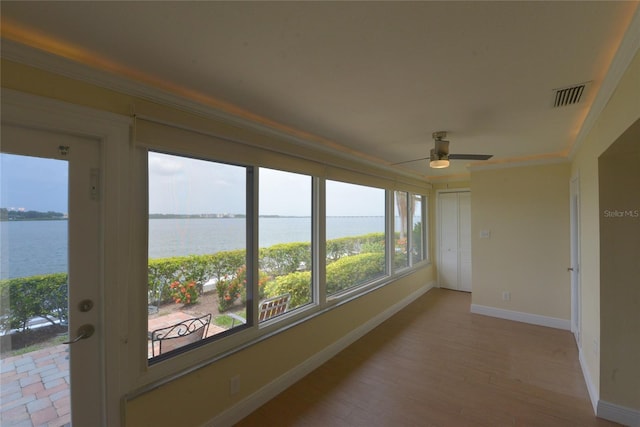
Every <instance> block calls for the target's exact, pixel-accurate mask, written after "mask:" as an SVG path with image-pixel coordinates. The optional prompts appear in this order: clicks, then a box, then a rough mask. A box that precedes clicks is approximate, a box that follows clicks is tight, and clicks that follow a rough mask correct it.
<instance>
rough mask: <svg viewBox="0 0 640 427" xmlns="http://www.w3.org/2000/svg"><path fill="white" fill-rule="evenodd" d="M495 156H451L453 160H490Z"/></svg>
mask: <svg viewBox="0 0 640 427" xmlns="http://www.w3.org/2000/svg"><path fill="white" fill-rule="evenodd" d="M492 157H493V154H449V159H452V160H489V159H490V158H492Z"/></svg>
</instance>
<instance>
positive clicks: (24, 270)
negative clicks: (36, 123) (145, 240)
mask: <svg viewBox="0 0 640 427" xmlns="http://www.w3.org/2000/svg"><path fill="white" fill-rule="evenodd" d="M0 148H1V152H0V179H1V182H0V231H1V234H0V254H1V257H0V258H1V260H2V261H1V263H0V297H1V299H0V334H1V335H0V365H1V367H0V368H1V369H0V371H1V373H2V377H1V381H0V382H1V383H0V388H1V389H2V395H1V396H0V399H1V400H2V404H1V406H0V408H1V409H0V424H2V425H5V423H6V424H7V425H21V426H22V425H24V426H37V425H49V426H67V425H74V426H89V425H91V426H98V425H102V424H104V422H103V420H104V408H103V403H102V402H103V391H102V390H103V383H104V381H103V378H102V376H103V375H102V372H103V369H102V361H101V356H100V343H101V337H102V324H101V321H100V319H101V311H102V310H101V306H100V298H99V293H100V288H101V286H100V283H101V235H100V227H99V225H100V215H101V207H100V206H101V204H100V170H99V165H100V152H99V144H98V143H97V142H95V141H91V140H87V139H83V138H79V137H75V136H70V135H62V134H56V133H51V132H45V131H39V130H31V129H24V128H18V127H13V126H8V125H3V126H2V146H1V147H0Z"/></svg>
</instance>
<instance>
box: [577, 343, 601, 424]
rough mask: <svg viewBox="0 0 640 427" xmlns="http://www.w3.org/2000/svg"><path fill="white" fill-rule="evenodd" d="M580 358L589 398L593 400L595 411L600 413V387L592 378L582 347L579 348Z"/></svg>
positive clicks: (592, 404)
mask: <svg viewBox="0 0 640 427" xmlns="http://www.w3.org/2000/svg"><path fill="white" fill-rule="evenodd" d="M578 360H579V361H580V368H581V369H582V376H583V377H584V382H585V383H586V384H587V391H588V392H589V399H590V400H591V406H592V407H593V413H594V414H597V413H598V399H599V396H598V389H597V388H596V386H595V385H594V384H593V380H592V379H591V374H590V373H589V367H588V366H587V362H586V361H585V359H584V353H583V352H582V349H581V348H578Z"/></svg>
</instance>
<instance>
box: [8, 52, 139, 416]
mask: <svg viewBox="0 0 640 427" xmlns="http://www.w3.org/2000/svg"><path fill="white" fill-rule="evenodd" d="M4 44H5V40H3V49H4ZM1 94H2V122H3V124H8V125H16V126H23V127H26V128H31V129H39V130H44V131H50V132H56V133H63V134H68V135H75V136H80V137H84V138H89V139H93V140H97V141H99V142H100V143H101V169H102V170H103V173H104V174H103V179H102V187H103V204H102V212H101V215H102V219H101V224H100V226H101V227H102V230H101V233H102V235H103V239H104V244H103V247H102V250H103V257H104V258H103V260H102V268H103V275H102V277H101V284H100V293H101V296H102V302H101V304H102V306H101V307H100V306H99V307H96V308H95V310H101V316H102V318H101V322H102V324H109V325H117V327H113V328H105V329H104V334H103V336H102V337H101V338H102V343H101V346H102V349H104V348H110V349H111V351H110V352H109V356H108V357H105V355H104V354H101V355H100V357H101V363H102V367H101V369H102V371H103V372H101V374H102V375H104V378H103V384H98V385H96V386H101V387H103V392H104V393H103V396H104V402H101V406H102V409H103V413H104V414H105V416H106V420H104V424H103V425H105V426H106V425H109V426H114V427H117V426H120V425H123V419H122V418H121V408H120V396H121V395H122V393H123V389H124V388H125V387H126V383H127V379H128V375H127V366H126V362H127V359H126V356H124V347H125V343H126V332H122V331H126V328H127V316H126V315H125V316H123V314H122V312H121V311H119V307H125V306H126V305H123V302H122V301H120V300H122V299H123V298H125V297H123V296H122V295H124V294H125V293H126V290H127V288H128V287H127V280H128V277H127V272H126V270H125V269H120V270H118V268H117V267H118V265H127V264H126V262H127V259H128V254H127V253H126V251H118V250H116V248H117V246H116V241H117V240H118V239H121V238H123V236H127V235H128V229H127V228H126V226H123V223H122V221H125V222H124V223H126V216H123V215H122V214H121V211H120V210H119V209H121V206H123V205H126V204H127V202H128V192H127V191H126V190H127V182H128V180H127V179H126V178H127V176H126V174H123V175H121V176H119V177H114V176H111V175H109V173H110V171H111V170H113V169H114V167H115V165H118V164H120V163H122V162H123V161H125V159H126V158H127V157H126V152H125V151H126V150H127V148H128V147H129V137H130V124H131V118H130V117H126V116H121V115H117V114H113V113H108V112H103V111H99V110H94V109H91V108H87V107H81V106H77V105H73V104H69V103H66V102H62V101H57V100H52V99H49V98H43V97H40V96H35V95H30V94H26V93H23V92H18V91H14V90H10V89H5V88H2V91H1ZM123 154H124V156H123ZM123 195H124V196H123ZM116 301H118V303H116ZM114 319H118V321H114ZM121 333H122V336H121Z"/></svg>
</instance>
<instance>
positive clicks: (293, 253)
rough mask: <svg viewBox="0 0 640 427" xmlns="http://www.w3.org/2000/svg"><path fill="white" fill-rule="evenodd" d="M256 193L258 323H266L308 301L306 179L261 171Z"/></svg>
mask: <svg viewBox="0 0 640 427" xmlns="http://www.w3.org/2000/svg"><path fill="white" fill-rule="evenodd" d="M259 188H260V203H259V213H260V220H259V221H260V222H259V236H260V237H259V239H260V241H259V245H260V277H259V278H258V289H259V294H260V295H259V300H260V304H259V305H258V319H259V320H260V321H265V320H269V319H270V318H272V317H273V316H274V315H278V314H282V313H284V312H285V311H287V310H292V309H295V308H296V307H300V306H303V305H305V304H308V303H310V302H311V300H312V293H311V177H310V176H305V175H300V174H296V173H291V172H283V171H278V170H273V169H264V168H261V169H260V185H259ZM274 304H275V305H278V304H280V306H279V307H278V306H276V307H275V308H274Z"/></svg>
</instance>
